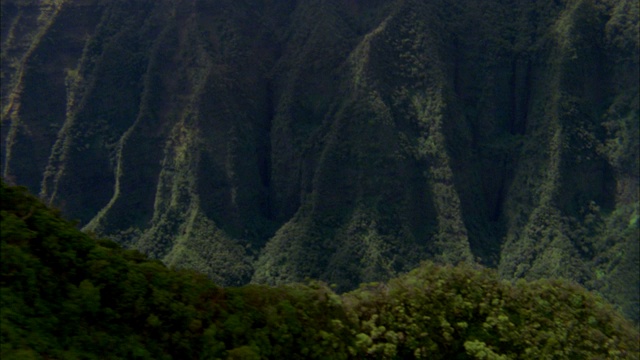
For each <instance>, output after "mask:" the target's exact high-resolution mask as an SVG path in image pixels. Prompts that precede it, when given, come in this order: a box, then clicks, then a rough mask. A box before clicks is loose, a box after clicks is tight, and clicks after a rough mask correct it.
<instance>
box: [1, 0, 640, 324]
mask: <svg viewBox="0 0 640 360" xmlns="http://www.w3.org/2000/svg"><path fill="white" fill-rule="evenodd" d="M1 4H2V18H3V21H2V28H1V35H2V65H1V71H2V85H1V86H2V173H3V177H4V178H5V179H9V180H10V181H13V182H15V183H19V184H25V185H26V186H28V188H29V189H30V190H31V191H33V192H35V193H39V194H40V196H41V197H42V198H43V199H45V200H46V201H47V202H48V203H49V204H55V205H56V206H57V207H59V208H61V209H62V211H63V212H64V213H65V214H67V215H68V216H70V217H71V218H75V219H79V221H80V223H81V224H82V225H83V226H84V227H85V228H86V229H88V230H92V231H94V232H96V233H98V234H100V235H102V236H108V237H110V238H112V239H114V240H116V241H118V242H119V243H121V244H123V245H124V246H126V247H134V248H137V249H139V250H140V251H142V252H144V253H146V254H149V255H150V256H152V257H154V258H158V259H161V260H163V261H164V262H165V263H167V264H170V265H175V266H178V267H188V268H194V269H197V270H199V271H201V272H203V273H206V274H208V275H209V276H210V277H211V278H212V279H214V281H216V282H217V283H219V284H225V285H239V284H245V283H247V282H249V281H254V282H260V283H270V284H280V283H287V282H291V281H299V280H301V279H304V278H305V277H307V276H310V277H313V278H319V279H323V280H326V281H328V282H330V283H336V284H337V285H338V287H339V289H340V290H345V289H350V288H353V287H355V286H356V285H357V284H358V283H360V282H366V281H372V280H378V279H385V278H389V277H392V276H395V275H396V274H398V273H401V272H404V271H408V270H409V269H412V268H414V267H416V266H417V265H418V264H419V263H420V261H421V260H425V259H430V260H433V261H436V262H440V263H458V262H460V261H467V262H471V261H477V262H480V263H482V264H486V265H490V266H494V267H497V269H498V271H499V273H500V274H501V276H502V277H504V278H506V279H515V278H527V279H536V278H541V277H564V278H568V279H572V280H576V281H579V282H581V283H583V284H585V285H587V286H588V287H589V288H591V289H597V290H598V291H600V292H602V293H603V294H605V295H606V296H607V297H608V298H609V299H610V300H612V301H614V302H615V303H616V304H618V305H619V306H620V307H621V308H622V309H623V311H624V312H625V313H626V314H627V315H628V316H630V317H631V318H633V319H638V293H639V284H640V279H639V278H638V274H639V273H640V271H639V269H638V266H639V265H638V264H639V259H638V256H639V255H638V253H639V249H638V237H639V233H638V185H639V180H638V179H639V176H638V135H637V134H638V108H639V107H638V82H637V79H638V75H639V74H638V73H639V72H638V53H639V51H638V49H639V46H638V3H637V1H633V0H562V1H536V2H530V1H524V2H512V1H507V0H490V1H473V0H465V1H459V0H455V1H454V0H436V1H417V0H403V1H402V0H398V1H367V2H363V1H357V0H300V1H293V0H291V1H259V0H254V1H248V0H247V1H226V0H197V1H180V0H163V1H156V0H154V1H144V0H136V1H130V0H126V1H125V0H110V1H100V0H82V1H80V0H77V1H76V0H67V1H65V0H59V1H26V0H25V1H20V0H2V2H1Z"/></svg>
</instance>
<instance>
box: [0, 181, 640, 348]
mask: <svg viewBox="0 0 640 360" xmlns="http://www.w3.org/2000/svg"><path fill="white" fill-rule="evenodd" d="M0 200H1V201H0V204H1V205H0V206H1V208H0V226H1V229H2V240H1V250H2V251H1V256H2V265H1V270H0V271H1V273H0V291H1V293H0V294H1V297H0V310H1V311H0V320H1V326H0V342H1V345H0V346H1V347H0V356H1V357H2V359H3V360H14V359H15V360H31V359H101V360H103V359H123V358H125V359H154V360H158V359H244V360H249V359H255V360H258V359H365V358H366V359H494V360H499V359H505V360H506V359H532V360H533V359H535V360H537V359H550V358H553V359H571V360H578V359H605V358H606V359H634V358H637V357H638V356H639V355H640V345H639V342H638V341H639V340H640V338H639V334H638V330H637V328H636V327H634V326H632V325H631V323H630V322H629V321H628V320H625V319H624V318H623V317H622V316H621V315H620V314H619V313H617V312H616V311H615V310H614V309H613V307H612V306H611V305H608V304H606V303H605V302H604V300H603V299H602V298H600V297H599V296H596V295H594V294H593V293H589V292H587V291H586V290H585V289H584V288H581V287H579V286H577V285H572V284H569V283H567V282H562V281H547V280H539V281H535V282H526V281H524V280H521V281H519V282H517V283H516V284H514V283H509V282H505V281H501V280H499V278H498V275H497V274H496V272H495V271H493V270H488V269H480V268H473V267H471V266H458V267H452V266H446V267H441V266H436V265H433V264H430V263H424V264H422V265H421V266H420V267H419V268H417V269H415V270H414V271H412V272H410V273H408V274H405V275H403V276H401V277H399V278H395V279H393V280H390V281H389V282H387V283H369V284H363V285H362V286H360V288H359V289H357V290H354V291H352V292H349V293H346V294H342V295H337V294H336V293H335V292H333V291H332V290H331V289H330V288H329V287H328V286H327V285H325V284H324V283H320V282H310V283H308V284H307V285H302V284H289V285H281V286H278V287H269V286H264V285H247V286H244V287H238V288H222V287H219V286H217V285H214V284H213V283H212V282H211V281H210V280H209V279H207V278H206V277H205V276H204V275H201V274H197V273H195V272H193V271H187V270H170V269H168V268H166V267H165V266H164V265H163V264H162V263H161V262H159V261H157V260H152V259H149V258H147V257H146V256H145V255H143V254H141V253H140V252H138V251H135V250H125V249H123V248H121V247H120V246H119V245H117V244H116V243H114V242H112V241H110V240H99V239H96V238H95V237H92V236H90V235H87V234H85V233H83V232H81V231H79V230H78V229H77V228H76V227H75V224H74V223H72V222H69V221H66V220H64V219H63V218H61V217H60V213H59V212H58V211H54V210H51V209H49V208H47V207H46V206H45V205H43V204H42V203H41V202H40V201H39V200H37V199H36V198H35V197H33V196H31V195H29V194H28V193H27V192H26V189H25V188H18V187H7V186H5V184H4V183H2V187H1V189H0Z"/></svg>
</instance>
